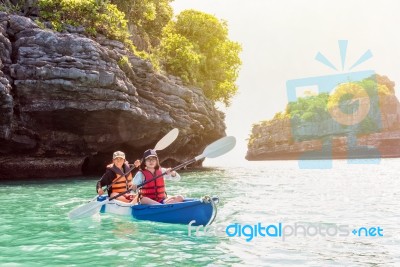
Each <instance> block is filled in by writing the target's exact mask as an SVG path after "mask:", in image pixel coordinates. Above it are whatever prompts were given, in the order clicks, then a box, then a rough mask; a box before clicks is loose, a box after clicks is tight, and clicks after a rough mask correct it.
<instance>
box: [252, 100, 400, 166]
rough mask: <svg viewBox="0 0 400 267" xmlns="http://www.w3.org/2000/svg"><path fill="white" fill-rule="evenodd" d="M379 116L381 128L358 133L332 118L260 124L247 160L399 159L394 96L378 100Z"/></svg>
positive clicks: (399, 114)
mask: <svg viewBox="0 0 400 267" xmlns="http://www.w3.org/2000/svg"><path fill="white" fill-rule="evenodd" d="M362 102H363V101H360V103H362ZM361 109H363V108H361ZM355 115H356V114H355ZM378 116H379V125H378V127H376V128H375V129H374V130H373V131H370V132H369V133H367V132H364V133H363V132H362V131H361V132H359V133H357V134H355V133H354V131H353V132H352V129H351V128H349V127H344V126H343V125H340V124H338V123H335V122H334V121H333V120H332V119H329V120H326V121H311V122H309V123H302V124H297V125H296V124H294V123H293V121H291V120H290V119H289V118H285V119H278V120H270V121H266V122H264V123H259V124H256V125H254V126H253V129H252V133H251V138H250V141H249V144H248V151H247V155H246V159H248V160H281V159H282V160H284V159H300V158H301V159H329V158H373V157H400V104H399V101H398V99H397V98H396V96H395V95H388V96H381V97H380V98H379V114H378ZM350 124H352V123H350ZM354 124H355V123H354ZM324 144H325V145H326V147H325V148H323V145H324ZM324 149H325V152H323V151H324ZM310 152H311V153H310ZM318 152H320V153H318Z"/></svg>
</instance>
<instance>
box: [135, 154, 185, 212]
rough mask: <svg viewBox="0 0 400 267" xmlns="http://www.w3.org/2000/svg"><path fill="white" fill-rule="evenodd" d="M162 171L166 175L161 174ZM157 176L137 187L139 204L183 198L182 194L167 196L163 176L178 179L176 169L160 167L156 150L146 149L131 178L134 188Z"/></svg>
mask: <svg viewBox="0 0 400 267" xmlns="http://www.w3.org/2000/svg"><path fill="white" fill-rule="evenodd" d="M164 172H165V173H166V175H162V174H163V173H164ZM157 176H161V177H159V178H157V179H155V180H154V181H151V182H149V183H147V184H145V185H143V187H141V188H140V189H139V201H140V203H141V204H160V203H161V204H170V203H177V202H182V201H183V200H184V198H183V196H171V197H167V193H166V190H165V182H164V178H165V179H173V180H180V176H179V174H178V173H177V172H176V171H172V172H171V168H168V169H164V168H161V167H160V163H159V161H158V156H157V153H156V151H154V150H152V149H148V150H146V151H145V152H144V154H143V159H142V163H141V165H140V170H139V171H138V172H137V173H136V175H135V178H134V179H133V184H134V188H135V187H136V186H139V185H141V184H143V183H145V182H148V181H150V180H151V179H153V178H155V177H157Z"/></svg>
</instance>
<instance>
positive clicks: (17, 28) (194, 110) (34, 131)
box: [0, 13, 225, 178]
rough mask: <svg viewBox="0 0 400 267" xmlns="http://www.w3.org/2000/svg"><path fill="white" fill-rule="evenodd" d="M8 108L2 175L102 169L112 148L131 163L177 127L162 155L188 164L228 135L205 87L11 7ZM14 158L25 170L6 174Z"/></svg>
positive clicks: (3, 18) (1, 106) (3, 39)
mask: <svg viewBox="0 0 400 267" xmlns="http://www.w3.org/2000/svg"><path fill="white" fill-rule="evenodd" d="M122 57H127V58H128V60H129V63H130V64H129V65H123V64H121V62H120V60H121V59H122ZM120 65H121V66H120ZM0 112H1V116H0V165H1V166H2V168H3V171H2V172H0V178H1V177H5V178H12V177H18V178H29V177H42V176H46V177H59V176H69V175H79V174H91V173H98V172H103V171H104V168H105V165H106V164H107V163H109V162H110V160H111V155H112V152H113V151H115V150H123V151H125V152H126V154H127V157H128V160H130V161H132V162H133V161H134V160H135V159H136V158H139V157H140V156H141V154H142V153H143V151H144V150H145V149H147V148H152V147H154V145H155V144H156V142H157V141H158V140H159V139H160V138H161V137H162V136H163V135H165V134H166V133H167V132H168V131H169V130H171V129H172V128H175V127H176V128H178V129H179V130H180V134H179V137H178V140H176V141H175V142H174V143H173V144H172V145H171V146H170V147H169V148H167V149H166V150H165V151H161V152H160V158H161V160H162V161H168V162H183V161H186V160H188V159H191V158H193V157H194V156H197V155H198V154H200V153H201V152H202V150H203V149H204V147H205V146H206V145H207V144H209V143H211V142H212V141H214V140H216V139H218V138H220V137H222V136H224V135H225V124H224V115H223V113H221V112H220V111H218V110H216V109H215V108H214V105H213V103H212V102H210V101H209V100H207V99H206V98H205V97H204V94H203V93H202V91H201V90H199V89H196V88H188V87H185V86H183V85H182V83H181V81H180V80H179V79H178V78H173V79H171V78H170V77H166V76H163V75H162V74H159V73H157V72H155V71H154V70H153V68H152V66H151V64H150V63H149V62H147V61H144V60H142V59H140V58H138V57H137V56H135V55H133V54H132V53H130V52H129V51H127V50H125V49H124V46H123V45H122V44H121V43H120V42H118V41H113V40H107V39H105V38H98V39H97V40H96V41H95V40H92V39H88V38H85V37H82V36H81V35H76V34H70V33H56V32H53V31H51V30H48V29H46V30H43V29H40V28H39V27H38V26H37V25H36V24H35V23H34V22H33V21H32V20H30V19H29V18H26V17H20V16H15V15H7V14H6V13H0ZM10 156H12V157H14V159H15V158H17V159H18V161H19V162H22V163H23V162H26V163H27V164H28V165H27V166H28V167H26V168H24V171H23V174H21V173H19V174H18V175H14V174H13V173H12V172H11V173H8V171H9V170H12V169H13V168H14V167H15V166H14V165H15V163H14V162H13V161H10ZM53 160H54V162H55V163H54V164H52V163H51V162H52V161H53ZM63 160H64V161H65V164H64V165H62V164H61V161H63ZM35 162H36V163H35ZM60 164H61V165H60ZM60 166H62V167H61V169H62V170H63V171H61V172H60V171H59V170H60V168H59V167H60ZM4 170H6V171H4ZM78 170H80V171H78Z"/></svg>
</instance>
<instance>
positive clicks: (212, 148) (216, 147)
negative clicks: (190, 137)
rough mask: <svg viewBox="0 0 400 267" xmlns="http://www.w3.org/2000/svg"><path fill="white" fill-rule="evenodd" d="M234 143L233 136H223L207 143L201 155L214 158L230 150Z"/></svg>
mask: <svg viewBox="0 0 400 267" xmlns="http://www.w3.org/2000/svg"><path fill="white" fill-rule="evenodd" d="M235 145H236V138H235V137H234V136H225V137H222V138H221V139H219V140H217V141H215V142H214V143H212V144H209V145H208V146H207V147H206V148H205V149H204V151H203V153H202V156H203V157H205V158H216V157H219V156H221V155H223V154H225V153H228V152H229V151H231V150H232V149H233V148H234V147H235Z"/></svg>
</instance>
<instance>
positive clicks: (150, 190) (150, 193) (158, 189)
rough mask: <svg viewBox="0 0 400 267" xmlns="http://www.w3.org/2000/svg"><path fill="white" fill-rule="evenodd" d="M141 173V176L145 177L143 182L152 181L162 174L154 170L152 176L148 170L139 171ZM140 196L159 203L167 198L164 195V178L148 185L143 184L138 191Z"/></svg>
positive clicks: (159, 170)
mask: <svg viewBox="0 0 400 267" xmlns="http://www.w3.org/2000/svg"><path fill="white" fill-rule="evenodd" d="M141 172H142V173H143V175H144V177H145V181H144V182H147V181H149V180H151V179H153V178H154V177H156V176H159V175H161V174H162V172H161V169H158V170H156V171H155V173H154V175H153V174H152V173H151V172H150V171H149V170H141ZM140 195H141V196H143V197H148V198H151V199H153V200H155V201H157V202H160V203H161V202H162V200H163V199H165V198H166V197H167V194H166V193H165V183H164V177H159V178H157V179H156V180H154V181H151V182H150V183H148V184H145V185H144V186H143V187H142V188H141V189H140Z"/></svg>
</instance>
